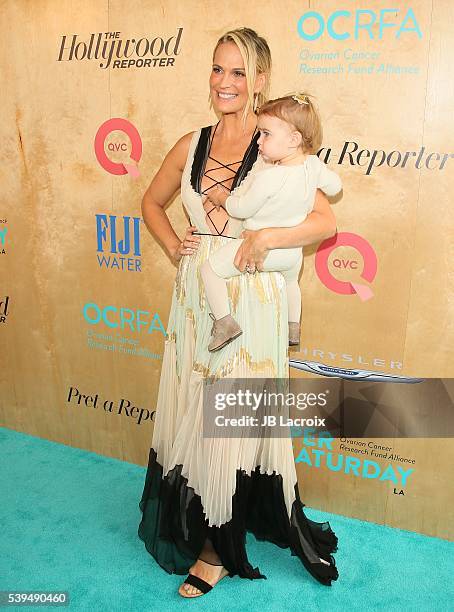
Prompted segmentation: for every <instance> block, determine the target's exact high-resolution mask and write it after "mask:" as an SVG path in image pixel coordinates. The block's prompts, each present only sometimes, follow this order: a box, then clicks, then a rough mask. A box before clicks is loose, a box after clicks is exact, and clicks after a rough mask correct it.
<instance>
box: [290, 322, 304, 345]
mask: <svg viewBox="0 0 454 612" xmlns="http://www.w3.org/2000/svg"><path fill="white" fill-rule="evenodd" d="M300 336H301V325H300V324H299V323H294V322H293V321H289V323H288V343H289V346H296V345H298V344H299V343H300Z"/></svg>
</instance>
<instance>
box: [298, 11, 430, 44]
mask: <svg viewBox="0 0 454 612" xmlns="http://www.w3.org/2000/svg"><path fill="white" fill-rule="evenodd" d="M387 13H390V14H391V15H392V16H394V17H396V16H398V13H399V9H396V8H382V9H380V11H379V12H376V11H373V10H370V9H356V10H355V11H353V12H352V11H334V13H331V15H330V16H329V17H328V19H327V20H326V31H327V32H328V35H329V37H330V38H333V39H334V40H346V39H348V38H352V37H353V38H355V40H358V38H359V37H360V34H359V33H360V30H362V31H363V32H364V30H365V31H366V32H367V34H368V35H369V39H370V40H373V39H374V38H378V39H382V38H383V33H384V31H385V29H386V28H397V31H396V32H395V38H400V35H401V34H402V33H407V32H413V33H416V35H417V36H418V38H422V32H421V28H420V27H419V24H418V22H417V20H416V16H415V13H414V11H413V9H412V8H408V9H407V12H406V13H405V16H404V17H403V19H402V17H400V16H399V18H400V19H401V22H400V24H397V23H395V22H393V21H389V20H387V19H386V15H387ZM338 19H340V20H341V22H340V25H339V24H336V27H337V28H338V29H335V22H336V21H337V20H338ZM306 22H309V28H307V25H306ZM373 26H378V36H377V35H376V31H377V27H375V28H373ZM342 28H344V30H343V31H341V30H342ZM307 29H309V30H311V29H312V30H313V31H312V32H308V31H307ZM297 30H298V34H299V35H300V36H301V38H304V39H305V40H317V39H318V38H320V37H321V36H322V34H323V33H324V31H325V18H324V17H323V15H321V14H320V13H317V11H307V12H306V13H304V14H303V15H302V16H301V17H300V18H299V20H298V24H297Z"/></svg>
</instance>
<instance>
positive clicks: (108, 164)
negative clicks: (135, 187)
mask: <svg viewBox="0 0 454 612" xmlns="http://www.w3.org/2000/svg"><path fill="white" fill-rule="evenodd" d="M116 130H117V131H120V132H124V133H125V134H126V135H127V136H128V137H129V140H130V141H131V153H130V154H129V157H130V158H131V159H132V160H133V161H135V162H136V163H138V162H139V161H140V158H141V157H142V140H141V138H140V135H139V132H138V131H137V129H136V128H135V127H134V126H133V125H132V123H130V122H129V121H127V120H126V119H119V118H115V119H108V120H107V121H105V122H104V123H103V124H102V125H101V127H100V128H99V130H98V132H97V134H96V136H95V155H96V159H97V160H98V162H99V163H100V164H101V166H102V167H103V168H104V170H107V172H110V174H116V175H121V174H129V175H130V176H132V177H133V178H137V177H138V176H139V170H138V168H137V166H135V165H134V164H125V163H118V162H114V161H112V160H111V159H109V157H108V156H107V155H106V152H105V148H104V144H105V141H106V138H107V136H109V135H110V134H111V132H114V131H116ZM107 149H108V150H109V151H111V152H113V153H114V152H118V151H127V150H128V146H127V145H126V144H125V143H121V142H115V141H114V140H112V141H111V142H110V143H109V144H108V145H107Z"/></svg>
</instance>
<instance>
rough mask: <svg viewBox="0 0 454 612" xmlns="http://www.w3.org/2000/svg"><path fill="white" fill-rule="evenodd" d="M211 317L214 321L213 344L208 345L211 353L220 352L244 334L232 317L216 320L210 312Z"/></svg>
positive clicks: (227, 316)
mask: <svg viewBox="0 0 454 612" xmlns="http://www.w3.org/2000/svg"><path fill="white" fill-rule="evenodd" d="M210 317H211V318H212V319H213V328H212V330H211V342H210V344H209V345H208V350H209V351H210V352H213V351H218V350H219V349H221V348H222V347H223V346H225V345H226V344H228V343H229V342H231V341H232V340H234V339H235V338H238V336H241V334H242V333H243V330H242V329H241V327H240V326H239V325H238V323H237V322H236V321H235V319H234V318H233V317H232V315H226V316H225V317H222V318H221V319H215V318H214V316H213V314H212V313H211V312H210Z"/></svg>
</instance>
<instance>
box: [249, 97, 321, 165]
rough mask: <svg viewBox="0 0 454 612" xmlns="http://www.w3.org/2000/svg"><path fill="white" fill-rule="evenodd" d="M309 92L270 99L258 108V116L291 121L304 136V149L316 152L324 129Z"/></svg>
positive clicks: (312, 152)
mask: <svg viewBox="0 0 454 612" xmlns="http://www.w3.org/2000/svg"><path fill="white" fill-rule="evenodd" d="M312 97H313V96H311V95H310V94H308V93H296V94H288V95H286V96H283V97H282V98H276V99H275V100H269V101H268V102H265V104H263V105H262V106H261V107H260V108H259V109H258V113H257V114H258V116H259V117H260V115H268V116H270V117H278V118H279V119H282V121H285V122H286V123H290V124H291V125H292V126H293V127H294V128H295V129H296V130H297V131H298V132H299V133H300V134H301V136H302V143H301V144H302V148H303V151H305V152H308V153H311V154H315V153H317V151H318V150H319V149H320V147H321V146H322V142H323V129H322V122H321V119H320V115H319V113H318V110H317V109H316V107H315V105H314V104H313V102H312V101H311V98H312Z"/></svg>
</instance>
